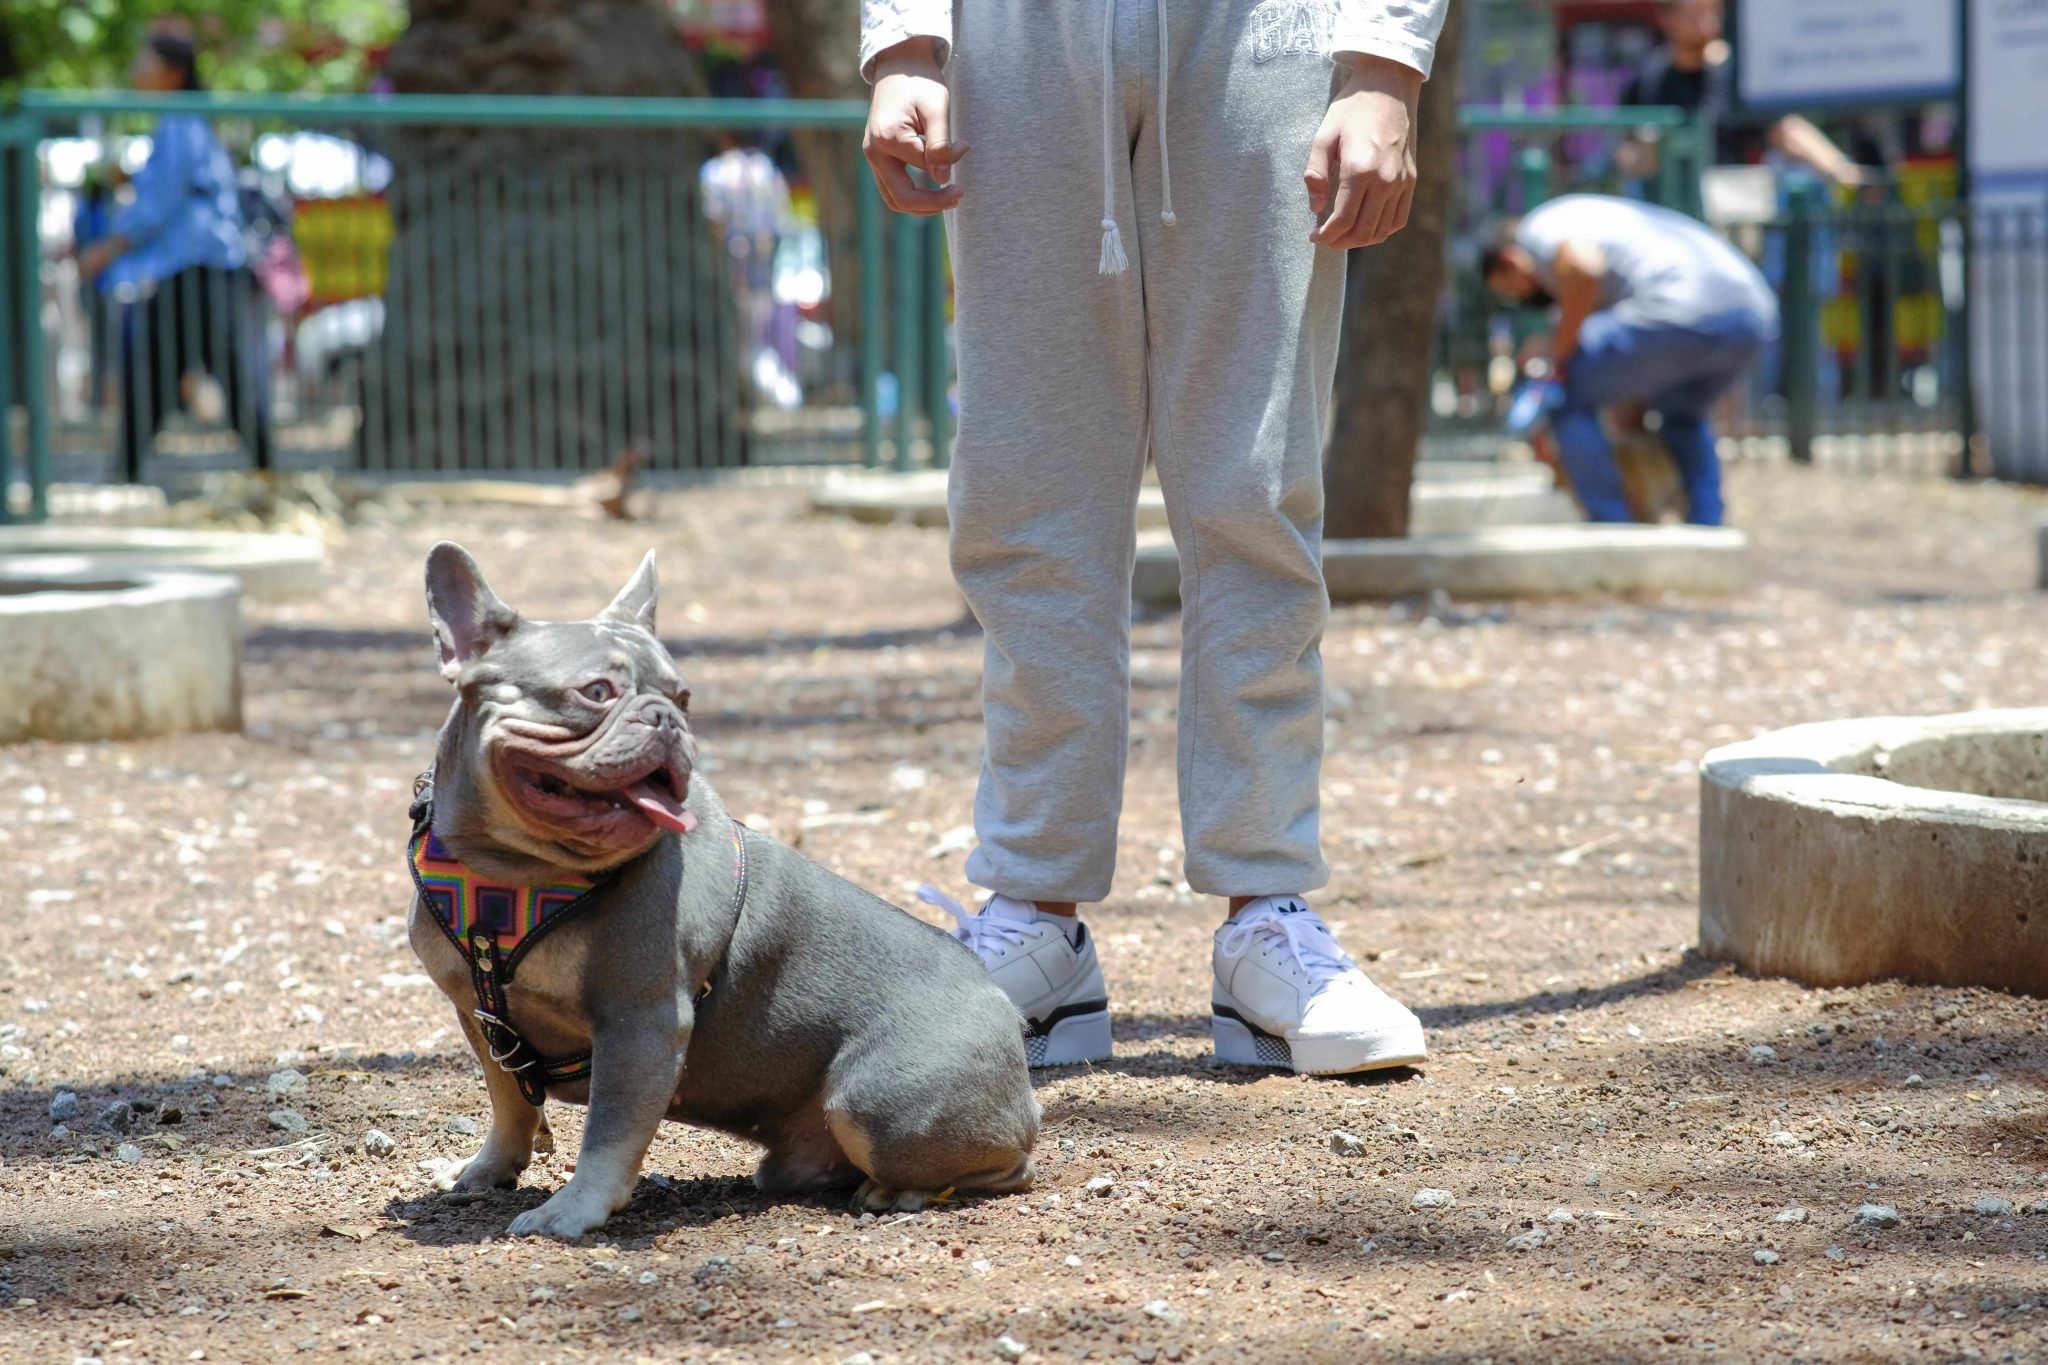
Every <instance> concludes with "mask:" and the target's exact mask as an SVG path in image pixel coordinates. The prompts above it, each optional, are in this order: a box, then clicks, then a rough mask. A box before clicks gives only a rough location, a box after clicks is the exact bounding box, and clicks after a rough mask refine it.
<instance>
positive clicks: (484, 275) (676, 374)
mask: <svg viewBox="0 0 2048 1365" xmlns="http://www.w3.org/2000/svg"><path fill="white" fill-rule="evenodd" d="M385 70H386V73H387V74H388V76H389V77H390V79H391V82H392V84H393V86H394V87H395V88H396V89H397V90H399V91H400V92H402V93H406V94H418V93H444V94H493V95H533V96H554V95H610V96H632V97H649V96H694V95H702V94H703V93H705V88H704V81H703V77H702V73H701V71H700V70H699V68H698V65H697V62H696V59H695V58H694V57H693V56H692V55H691V54H690V52H689V50H688V49H687V48H685V47H684V46H683V43H682V39H681V36H680V34H679V33H678V32H677V28H676V23H675V20H674V17H673V15H672V14H671V13H670V12H669V9H668V7H667V6H666V5H665V4H664V3H662V0H411V21H410V25H409V26H408V28H407V29H406V32H405V33H404V35H403V36H401V37H400V38H399V40H398V42H397V43H396V44H394V45H393V47H392V50H391V55H390V58H389V60H388V61H387V63H386V66H385ZM534 108H535V112H536V114H542V113H544V112H545V101H544V100H539V99H537V100H535V101H534ZM387 148H388V151H389V152H390V155H391V159H392V166H393V175H392V181H391V185H390V188H389V190H388V191H387V198H388V200H389V203H390V207H391V215H392V228H393V236H392V241H391V249H390V256H389V272H390V274H389V283H388V285H387V288H386V292H385V308H386V313H385V316H386V323H385V327H384V332H383V336H382V339H381V344H379V345H378V346H377V347H375V348H374V349H373V351H372V353H371V354H370V356H369V357H368V361H367V364H366V368H365V375H364V395H363V398H364V422H363V430H362V437H361V440H362V454H363V460H364V463H365V464H366V465H367V466H369V467H372V468H392V469H421V468H463V469H473V468H479V467H506V468H511V469H517V470H528V469H536V468H543V469H567V470H593V469H598V468H602V467H603V466H605V465H606V464H607V463H608V462H610V461H611V460H613V459H614V458H615V457H617V456H618V454H619V453H620V451H621V450H622V449H625V448H626V447H628V446H629V445H631V444H633V443H635V442H646V443H647V449H648V451H649V458H650V463H652V464H654V465H656V466H657V467H669V468H676V467H684V468H689V467H701V466H707V465H722V464H733V463H739V462H742V461H743V459H744V427H743V421H744V418H743V414H742V413H741V410H740V403H741V395H742V392H743V390H742V386H741V384H740V382H739V379H738V373H737V367H738V357H737V350H736V343H734V341H733V340H732V338H733V326H732V322H731V318H730V316H729V315H730V313H731V291H730V290H729V289H728V288H727V287H726V286H725V283H724V269H723V261H722V259H721V258H722V256H723V253H722V252H721V251H718V250H716V249H715V246H714V243H713V242H712V239H711V235H710V231H709V229H708V227H707V226H706V224H705V223H704V221H703V217H702V213H701V210H700V205H699V202H698V190H697V175H696V173H697V168H698V167H699V166H701V165H702V164H703V162H704V160H705V155H706V147H705V145H704V140H703V137H702V135H700V134H697V133H688V132H679V131H662V130H626V129H621V128H616V127H610V128H588V129H585V128H559V127H508V128H481V129H480V128H465V127H446V128H434V127H403V126H401V127H399V128H396V129H394V130H393V131H392V133H391V135H390V137H389V141H388V144H387Z"/></svg>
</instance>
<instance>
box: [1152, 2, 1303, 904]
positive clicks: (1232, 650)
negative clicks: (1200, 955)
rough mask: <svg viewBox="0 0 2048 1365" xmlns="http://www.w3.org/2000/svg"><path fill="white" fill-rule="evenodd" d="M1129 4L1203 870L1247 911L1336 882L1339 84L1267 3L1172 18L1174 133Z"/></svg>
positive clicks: (1189, 835)
mask: <svg viewBox="0 0 2048 1365" xmlns="http://www.w3.org/2000/svg"><path fill="white" fill-rule="evenodd" d="M1121 8H1122V9H1124V10H1132V9H1135V10H1136V11H1137V15H1136V16H1134V20H1135V22H1134V23H1133V28H1134V30H1135V31H1136V34H1137V35H1138V36H1137V42H1136V44H1135V46H1136V53H1135V61H1136V65H1137V70H1138V73H1139V74H1138V75H1137V76H1136V77H1134V78H1135V79H1138V80H1139V81H1140V82H1141V84H1142V88H1143V89H1144V91H1145V93H1146V96H1147V100H1148V104H1149V107H1147V108H1146V109H1145V111H1144V117H1143V120H1142V123H1141V128H1142V131H1141V135H1140V137H1139V140H1138V146H1137V153H1136V158H1135V178H1136V198H1135V203H1134V204H1131V205H1129V206H1128V207H1126V206H1124V205H1119V208H1120V209H1122V210H1123V212H1124V213H1125V214H1126V215H1127V217H1126V222H1127V224H1128V226H1127V228H1126V239H1125V240H1126V241H1135V243H1136V249H1135V250H1134V251H1133V253H1132V256H1133V261H1134V266H1135V272H1134V273H1135V274H1136V275H1137V277H1138V279H1139V280H1141V281H1142V286H1143V290H1144V295H1145V300H1146V310H1147V323H1148V327H1149V331H1150V338H1151V354H1152V363H1151V383H1152V413H1153V424H1154V428H1153V451H1154V459H1155V461H1156V463H1157V464H1158V467H1159V480H1160V485H1161V488H1162V489H1163V491H1164V493H1165V495H1166V506H1167V513H1168V517H1169V521H1170V523H1171V525H1172V528H1173V534H1174V540H1175V542H1176V544H1177V545H1178V547H1179V550H1180V570H1181V681H1180V712H1179V719H1178V765H1179V781H1180V804H1181V827H1182V833H1183V837H1184V840H1185V843H1186V850H1187V862H1186V872H1187V879H1188V882H1189V884H1190V885H1191V886H1193V887H1194V889H1195V890H1197V891H1199V892H1204V893H1207V894H1209V895H1214V896H1221V897H1226V898H1229V899H1230V900H1231V901H1232V903H1233V904H1234V905H1236V906H1239V907H1241V906H1242V905H1244V904H1245V903H1247V902H1248V901H1249V900H1252V899H1256V898H1259V897H1265V896H1273V895H1298V894H1300V893H1303V892H1307V891H1312V890H1315V889H1316V888H1318V887H1321V886H1323V885H1324V884H1325V883H1326V882H1327V881H1328V880H1329V868H1328V866H1327V865H1326V864H1325V862H1324V860H1323V857H1322V850H1321V831H1320V820H1321V813H1320V786H1321V766H1322V747H1323V676H1322V652H1321V644H1322V636H1323V627H1324V623H1325V621H1326V619H1327V615H1328V604H1329V598H1328V594H1327V591H1326V590H1325V588H1324V585H1323V574H1322V522H1323V484H1322V445H1323V431H1324V426H1325V418H1326V417H1327V414H1328V411H1329V402H1330V393H1331V384H1332V381H1333V378H1334V375H1335V370H1336V358H1337V344H1338V338H1339V334H1340V327H1341V321H1342V315H1343V306H1344V256H1343V253H1341V252H1333V251H1328V250H1325V249H1323V248H1320V247H1317V246H1315V245H1314V244H1312V243H1311V242H1310V241H1309V232H1310V230H1311V229H1312V228H1313V226H1314V220H1313V219H1312V217H1311V215H1310V213H1309V206H1308V197H1307V191H1306V190H1305V189H1304V187H1303V184H1302V174H1303V171H1304V170H1305V169H1306V168H1307V166H1308V159H1309V148H1310V144H1311V142H1312V141H1313V139H1314V137H1315V134H1316V130H1317V128H1318V127H1319V126H1320V125H1321V122H1322V118H1323V114H1324V112H1325V110H1326V109H1327V107H1328V104H1329V96H1330V89H1331V78H1332V67H1331V63H1330V60H1329V58H1328V57H1327V56H1326V55H1323V54H1322V53H1319V52H1317V51H1315V50H1314V45H1313V44H1310V43H1306V42H1304V43H1300V44H1294V43H1279V44H1274V43H1272V42H1267V43H1265V44H1264V45H1263V46H1262V45H1261V44H1260V42H1259V30H1257V29H1256V26H1255V25H1253V24H1252V23H1251V22H1250V15H1251V11H1253V10H1254V9H1255V8H1257V6H1256V5H1255V4H1253V3H1252V2H1251V0H1229V3H1223V4H1216V5H1205V6H1172V7H1169V8H1168V12H1167V18H1168V24H1169V26H1170V31H1169V35H1168V44H1169V48H1170V56H1169V65H1170V69H1171V87H1170V89H1169V90H1168V92H1167V94H1168V96H1169V112H1168V115H1167V117H1168V120H1169V122H1168V123H1167V125H1166V126H1165V128H1163V129H1162V127H1161V124H1160V122H1159V117H1158V114H1159V111H1158V109H1157V106H1156V103H1151V102H1155V101H1157V99H1158V97H1159V90H1158V85H1157V82H1158V80H1159V74H1158V71H1157V65H1158V63H1157V59H1156V44H1157V41H1158V37H1157V32H1156V29H1155V27H1154V24H1155V19H1154V17H1153V15H1154V7H1153V6H1150V5H1140V6H1135V7H1134V6H1128V5H1127V6H1122V7H1121ZM1162 139H1163V144H1162ZM1169 168H1170V172H1171V200H1172V209H1173V212H1174V216H1175V221H1174V222H1172V223H1168V222H1166V221H1164V219H1163V216H1162V215H1163V213H1164V212H1165V209H1166V207H1167V199H1168V195H1167V184H1166V179H1167V177H1166V174H1165V172H1166V171H1167V170H1168V169H1169ZM1132 229H1135V231H1134V232H1133V231H1132ZM1124 287H1125V288H1127V289H1134V288H1136V286H1135V285H1126V286H1124Z"/></svg>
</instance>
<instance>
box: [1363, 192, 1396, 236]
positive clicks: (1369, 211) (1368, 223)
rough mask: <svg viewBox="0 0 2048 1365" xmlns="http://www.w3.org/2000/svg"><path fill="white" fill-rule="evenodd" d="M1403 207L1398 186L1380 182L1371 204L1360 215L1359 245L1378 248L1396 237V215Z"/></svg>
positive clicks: (1373, 193)
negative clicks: (1382, 243)
mask: <svg viewBox="0 0 2048 1365" xmlns="http://www.w3.org/2000/svg"><path fill="white" fill-rule="evenodd" d="M1400 207H1401V189H1400V186H1398V185H1392V184H1388V183H1387V182H1386V181H1380V182H1379V183H1378V184H1376V185H1374V186H1373V192H1372V196H1371V202H1370V203H1369V204H1368V205H1367V206H1366V208H1365V209H1364V211H1362V212H1361V213H1360V214H1359V215H1358V234H1357V235H1358V243H1357V244H1358V245H1359V246H1378V245H1379V244H1380V243H1381V242H1384V241H1386V240H1387V238H1389V237H1391V236H1393V235H1394V215H1395V214H1396V213H1397V212H1398V211H1399V210H1400Z"/></svg>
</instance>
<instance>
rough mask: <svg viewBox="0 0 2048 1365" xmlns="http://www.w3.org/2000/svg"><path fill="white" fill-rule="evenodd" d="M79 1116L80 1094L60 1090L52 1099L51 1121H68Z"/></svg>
mask: <svg viewBox="0 0 2048 1365" xmlns="http://www.w3.org/2000/svg"><path fill="white" fill-rule="evenodd" d="M77 1117H78V1096H77V1095H75V1094H73V1093H72V1092H71V1091H69V1090H59V1091H58V1092H57V1093H56V1095H55V1096H54V1097H53V1098H52V1099H51V1100H50V1122H52V1123H66V1122H69V1121H70V1120H72V1119H75V1118H77Z"/></svg>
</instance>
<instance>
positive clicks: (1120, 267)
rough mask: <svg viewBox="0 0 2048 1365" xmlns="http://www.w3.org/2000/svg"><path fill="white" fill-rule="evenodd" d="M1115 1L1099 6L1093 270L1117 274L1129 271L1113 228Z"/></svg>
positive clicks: (1120, 236) (1120, 240) (1118, 234)
mask: <svg viewBox="0 0 2048 1365" xmlns="http://www.w3.org/2000/svg"><path fill="white" fill-rule="evenodd" d="M1115 115H1116V0H1104V4H1103V6H1102V264H1101V265H1100V266H1098V267H1097V271H1098V272H1099V273H1100V274H1104V275H1121V274H1123V273H1124V272H1125V271H1126V270H1129V269H1130V268H1131V261H1130V258H1129V257H1128V256H1126V255H1124V236H1123V233H1122V232H1121V231H1120V230H1119V229H1118V228H1117V225H1116V141H1117V139H1116V117H1115Z"/></svg>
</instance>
